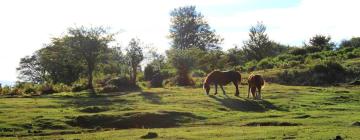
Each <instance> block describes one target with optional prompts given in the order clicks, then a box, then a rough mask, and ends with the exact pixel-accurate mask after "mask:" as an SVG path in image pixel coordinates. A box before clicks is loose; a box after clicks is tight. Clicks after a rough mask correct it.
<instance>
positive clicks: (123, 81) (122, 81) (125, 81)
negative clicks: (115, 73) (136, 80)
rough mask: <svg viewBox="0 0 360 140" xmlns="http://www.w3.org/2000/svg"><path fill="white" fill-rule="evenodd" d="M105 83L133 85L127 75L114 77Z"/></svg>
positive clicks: (121, 85) (122, 85)
mask: <svg viewBox="0 0 360 140" xmlns="http://www.w3.org/2000/svg"><path fill="white" fill-rule="evenodd" d="M106 85H114V86H117V87H129V86H133V84H132V83H131V81H130V79H129V78H128V77H125V76H122V77H115V78H112V79H110V80H109V81H107V82H106Z"/></svg>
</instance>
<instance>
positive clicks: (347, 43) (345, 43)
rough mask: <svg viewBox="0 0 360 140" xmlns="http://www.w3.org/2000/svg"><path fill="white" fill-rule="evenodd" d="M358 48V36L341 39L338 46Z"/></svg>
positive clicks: (359, 42) (359, 46)
mask: <svg viewBox="0 0 360 140" xmlns="http://www.w3.org/2000/svg"><path fill="white" fill-rule="evenodd" d="M346 47H348V48H350V47H353V48H360V37H353V38H351V39H350V40H343V41H341V43H340V48H346Z"/></svg>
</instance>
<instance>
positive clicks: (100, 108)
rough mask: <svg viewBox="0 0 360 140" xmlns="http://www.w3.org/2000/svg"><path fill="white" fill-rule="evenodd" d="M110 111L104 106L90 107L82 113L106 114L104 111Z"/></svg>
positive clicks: (82, 110)
mask: <svg viewBox="0 0 360 140" xmlns="http://www.w3.org/2000/svg"><path fill="white" fill-rule="evenodd" d="M108 110H110V108H108V107H103V106H89V107H85V108H82V109H80V110H79V111H80V112H85V113H98V112H104V111H108Z"/></svg>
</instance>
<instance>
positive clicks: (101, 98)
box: [54, 91, 135, 108]
mask: <svg viewBox="0 0 360 140" xmlns="http://www.w3.org/2000/svg"><path fill="white" fill-rule="evenodd" d="M134 92H135V91H134ZM134 92H133V91H132V92H113V93H100V94H97V95H92V96H85V97H54V98H56V99H57V100H58V102H59V103H60V104H61V105H62V106H61V107H76V108H81V107H89V106H110V105H114V104H126V103H129V100H126V99H122V98H117V97H120V96H124V95H128V94H131V93H134Z"/></svg>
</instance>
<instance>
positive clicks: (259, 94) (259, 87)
mask: <svg viewBox="0 0 360 140" xmlns="http://www.w3.org/2000/svg"><path fill="white" fill-rule="evenodd" d="M258 90H259V93H258V96H259V97H258V99H260V100H261V86H258Z"/></svg>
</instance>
